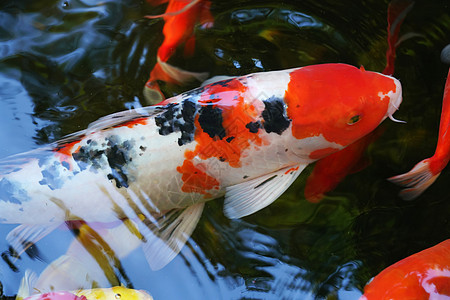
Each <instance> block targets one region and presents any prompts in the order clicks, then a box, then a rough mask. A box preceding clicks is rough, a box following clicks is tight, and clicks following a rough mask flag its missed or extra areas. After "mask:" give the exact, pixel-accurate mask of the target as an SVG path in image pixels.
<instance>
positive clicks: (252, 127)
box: [245, 121, 261, 133]
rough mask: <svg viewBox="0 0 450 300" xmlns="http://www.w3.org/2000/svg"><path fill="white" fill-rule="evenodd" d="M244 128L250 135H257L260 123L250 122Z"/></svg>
mask: <svg viewBox="0 0 450 300" xmlns="http://www.w3.org/2000/svg"><path fill="white" fill-rule="evenodd" d="M245 127H247V128H248V130H249V131H250V132H251V133H257V132H258V130H259V128H261V123H260V122H259V121H257V122H250V123H247V125H245Z"/></svg>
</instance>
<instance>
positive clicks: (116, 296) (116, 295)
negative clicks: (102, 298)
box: [114, 293, 122, 299]
mask: <svg viewBox="0 0 450 300" xmlns="http://www.w3.org/2000/svg"><path fill="white" fill-rule="evenodd" d="M114 296H115V298H116V299H120V298H121V297H122V295H121V294H119V293H117V294H115V295H114Z"/></svg>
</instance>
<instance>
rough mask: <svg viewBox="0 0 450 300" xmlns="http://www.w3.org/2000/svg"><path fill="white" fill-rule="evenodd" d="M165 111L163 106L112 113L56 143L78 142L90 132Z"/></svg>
mask: <svg viewBox="0 0 450 300" xmlns="http://www.w3.org/2000/svg"><path fill="white" fill-rule="evenodd" d="M165 110H166V108H164V107H163V106H147V107H140V108H136V109H130V110H125V111H121V112H117V113H113V114H110V115H107V116H104V117H101V118H100V119H98V120H97V121H94V122H92V123H91V124H89V126H88V128H87V129H84V130H81V131H78V132H75V133H72V134H69V135H67V136H65V137H64V138H62V139H61V140H59V141H57V144H58V145H63V144H67V143H71V142H74V141H78V140H80V138H81V137H83V136H84V135H86V134H88V133H90V132H94V131H100V130H104V129H108V128H111V127H114V126H118V125H121V124H124V123H127V122H130V121H133V120H136V119H139V118H149V117H152V116H155V115H157V114H159V113H161V112H164V111H165Z"/></svg>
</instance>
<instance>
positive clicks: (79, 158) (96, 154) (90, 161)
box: [72, 144, 106, 172]
mask: <svg viewBox="0 0 450 300" xmlns="http://www.w3.org/2000/svg"><path fill="white" fill-rule="evenodd" d="M105 146H106V144H105ZM104 153H105V151H104V150H101V149H92V148H90V147H87V146H83V147H81V148H80V149H79V150H78V151H77V152H74V153H72V157H73V159H74V160H75V161H76V162H77V164H78V167H79V168H80V170H81V171H83V170H86V169H87V168H88V167H89V166H91V169H90V170H91V171H93V172H96V170H98V169H101V168H102V163H101V157H102V155H103V154H104Z"/></svg>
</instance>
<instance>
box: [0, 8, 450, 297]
mask: <svg viewBox="0 0 450 300" xmlns="http://www.w3.org/2000/svg"><path fill="white" fill-rule="evenodd" d="M164 7H165V6H164V5H163V6H157V7H153V6H151V5H149V4H147V3H146V2H145V1H133V0H122V1H121V0H105V1H90V0H85V1H81V0H79V1H76V0H73V1H70V0H67V1H54V0H52V1H49V0H42V1H27V0H23V1H1V2H0V158H4V157H6V156H8V155H12V154H16V153H20V152H24V151H28V150H31V149H35V148H38V147H39V146H40V145H43V144H47V143H49V142H53V141H56V140H58V139H59V138H61V137H63V136H65V135H67V134H70V133H72V132H75V131H78V130H81V129H83V128H86V127H87V125H88V124H89V123H90V122H93V121H95V120H96V119H98V118H99V117H101V116H104V115H107V114H109V113H113V112H117V111H121V110H124V109H127V108H132V107H140V106H144V105H146V100H145V99H144V96H143V92H142V91H143V86H144V84H145V82H146V80H147V79H148V75H149V72H150V70H151V69H152V68H153V65H154V64H155V61H156V51H157V49H158V47H159V45H160V44H161V42H162V41H163V35H162V28H163V25H164V22H163V21H162V20H161V19H153V20H149V19H146V18H144V16H145V15H149V14H152V15H154V14H159V13H162V12H164ZM387 7H388V1H360V2H359V3H355V1H341V2H340V3H337V2H336V1H295V0H291V1H235V0H233V1H231V0H230V1H214V0H213V1H212V5H211V13H212V15H213V16H214V25H213V26H212V27H211V28H200V27H197V29H196V31H195V36H196V44H195V53H194V55H193V56H192V57H189V58H185V57H183V54H182V51H177V52H176V53H175V55H174V56H173V57H172V58H171V62H173V64H174V65H176V66H179V67H181V68H183V69H187V70H191V71H196V72H209V74H210V76H214V75H244V74H248V73H252V72H260V71H269V70H278V69H285V68H291V67H296V66H304V65H310V64H318V63H326V62H343V63H348V64H352V65H355V66H360V65H363V66H364V67H365V68H366V69H367V70H373V71H378V72H381V71H382V70H383V68H384V66H385V63H386V59H385V53H386V50H387V33H386V27H387V21H386V20H387ZM401 34H411V36H412V37H410V38H409V39H406V40H404V41H402V43H401V44H400V45H399V47H398V49H397V60H396V69H395V74H394V76H395V77H396V78H398V79H400V81H401V82H402V85H403V95H404V100H403V104H402V106H401V108H400V110H399V111H398V112H397V113H396V114H395V117H396V118H398V119H401V120H405V121H407V124H399V123H394V122H391V121H389V120H387V121H385V122H384V123H383V125H382V128H383V130H382V131H383V134H382V135H381V136H380V137H379V138H378V139H377V140H376V142H374V143H373V144H372V145H370V147H369V148H368V153H367V162H368V163H367V167H366V168H364V169H363V170H361V171H360V172H358V173H355V174H350V175H348V176H347V177H346V178H345V180H344V181H343V182H341V183H340V184H339V186H338V187H337V188H336V189H334V190H333V191H331V192H329V193H328V194H327V195H326V197H325V198H324V199H323V200H322V201H321V202H320V203H310V202H308V201H307V200H305V197H304V195H303V190H304V187H305V181H306V179H307V177H308V175H309V174H310V173H311V171H312V167H313V166H309V167H308V168H307V169H306V170H305V171H304V172H303V173H302V175H301V176H300V178H299V179H298V180H297V181H296V182H295V184H294V185H293V186H292V187H290V188H289V189H288V191H287V192H286V193H284V194H283V195H282V196H281V197H280V198H279V199H278V200H277V201H276V202H274V203H273V204H272V205H270V206H268V207H267V208H265V209H263V210H261V211H259V212H257V213H255V214H253V215H251V216H248V217H245V218H242V219H239V220H229V219H227V218H226V217H225V216H224V215H223V211H222V208H223V199H218V200H215V201H211V202H209V203H207V205H206V208H205V210H204V212H203V215H202V217H201V219H200V222H199V224H198V226H197V228H196V230H195V231H194V233H193V235H192V237H191V239H189V241H188V243H187V245H186V246H185V247H184V248H183V249H182V251H181V253H180V255H178V256H177V257H176V258H175V259H174V260H173V261H172V262H171V263H170V264H169V265H167V266H166V267H165V268H163V269H161V270H159V271H151V270H150V269H149V268H148V265H147V263H146V261H145V257H144V255H143V253H142V250H141V249H140V248H137V249H134V250H132V252H131V254H129V255H125V256H124V257H123V258H121V259H120V261H119V262H117V261H115V262H110V264H109V265H108V267H109V269H108V271H106V270H103V271H104V274H101V276H100V277H99V278H95V275H94V274H92V277H93V278H94V281H96V282H97V284H98V285H99V286H101V287H106V286H105V285H107V286H110V285H119V284H121V283H122V284H124V285H126V286H128V287H132V288H136V289H144V290H146V291H148V292H149V293H150V294H151V295H152V296H153V297H154V298H155V299H357V298H358V297H359V296H360V295H361V293H362V292H361V291H362V289H363V287H364V285H365V283H366V282H367V281H368V280H369V279H370V278H371V277H373V276H374V275H376V274H377V273H378V272H380V271H381V270H383V269H384V268H386V267H387V266H389V265H390V264H392V263H394V262H396V261H398V260H400V259H402V258H404V257H406V256H408V255H410V254H412V253H415V252H417V251H420V250H422V249H425V248H427V247H431V246H433V245H435V244H437V243H438V242H441V241H443V240H445V239H447V238H449V237H450V219H449V212H450V193H449V188H448V185H447V184H448V182H449V180H450V171H449V169H448V168H447V169H446V170H444V172H443V173H442V174H441V176H440V177H439V179H438V180H437V181H436V182H435V184H434V185H433V186H431V188H429V190H427V191H426V192H425V193H424V194H423V195H422V196H420V197H419V198H418V199H416V200H414V201H403V200H402V199H401V198H399V197H398V192H399V190H400V189H399V188H398V187H397V186H395V185H393V184H392V183H389V182H388V181H387V180H386V178H388V177H390V176H393V175H397V174H401V173H404V172H406V171H409V170H410V169H411V168H412V167H413V166H414V164H416V163H417V162H419V161H420V160H422V159H424V158H426V157H430V156H431V155H432V154H433V153H434V149H435V145H436V141H437V132H438V126H439V116H440V109H441V103H442V93H443V88H444V83H445V78H446V74H447V72H448V67H449V66H448V65H445V64H443V63H442V62H441V60H440V52H441V50H442V49H443V48H444V47H445V46H446V45H447V44H448V43H449V42H450V5H449V4H448V1H443V0H430V1H422V2H417V3H415V5H414V7H413V9H412V10H411V11H410V12H409V13H408V15H407V17H406V18H405V21H404V23H403V25H402V28H401ZM198 85H199V83H192V84H189V85H183V86H170V85H167V86H162V90H163V92H164V94H165V95H166V96H172V95H176V94H178V93H180V92H182V91H186V90H189V89H191V88H194V87H196V86H198ZM74 193H76V191H74ZM14 227H15V226H14V225H4V224H0V252H1V253H3V254H2V258H3V259H2V260H0V283H1V286H2V288H3V290H2V292H3V295H4V296H13V295H15V294H16V293H17V291H18V288H19V284H20V280H21V279H22V278H23V276H24V274H25V271H26V270H32V271H34V272H35V273H37V274H40V273H41V272H42V271H43V270H44V269H45V268H46V267H47V266H48V265H49V264H50V263H51V262H52V261H54V260H55V259H57V258H58V257H60V256H62V255H64V254H65V253H66V252H67V249H68V248H69V246H70V245H71V243H73V241H74V239H75V238H74V235H73V234H72V232H71V231H69V230H67V229H66V230H65V229H57V230H55V231H54V232H52V233H51V234H50V235H48V236H47V237H45V238H43V239H42V240H40V241H39V242H38V243H37V244H36V245H35V246H33V247H32V249H31V251H28V252H27V254H22V255H21V257H20V259H17V260H14V261H13V260H12V259H11V257H10V256H8V255H5V253H8V251H9V250H8V244H7V243H6V241H5V237H6V235H7V233H8V232H9V231H10V230H12V229H13V228H14ZM122 242H123V243H124V244H126V243H127V242H128V241H122ZM105 274H106V275H105ZM104 277H106V279H107V280H106V281H105V279H104Z"/></svg>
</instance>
